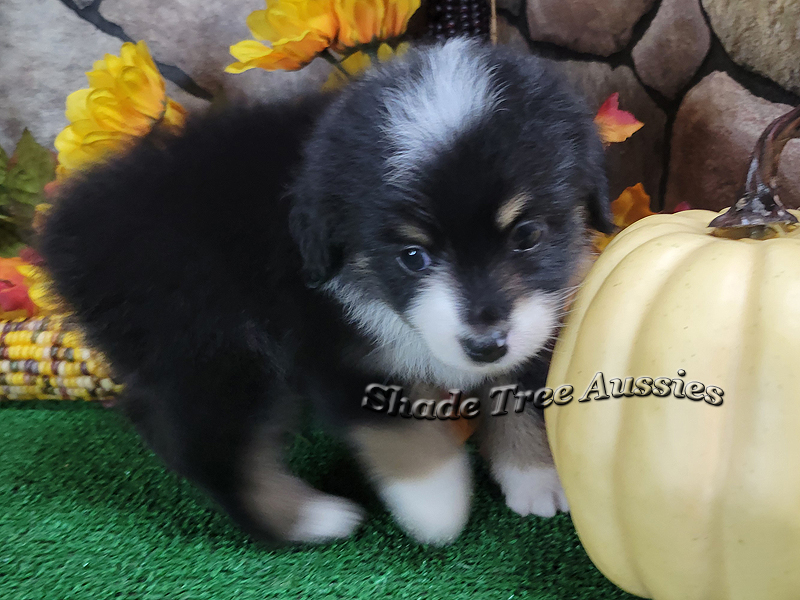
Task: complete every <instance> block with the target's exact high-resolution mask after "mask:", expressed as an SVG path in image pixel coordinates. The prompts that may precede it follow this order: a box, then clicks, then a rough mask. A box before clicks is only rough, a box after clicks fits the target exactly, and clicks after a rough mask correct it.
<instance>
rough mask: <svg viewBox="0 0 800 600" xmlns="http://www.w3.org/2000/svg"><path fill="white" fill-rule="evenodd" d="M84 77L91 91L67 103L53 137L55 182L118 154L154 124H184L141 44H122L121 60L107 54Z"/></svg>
mask: <svg viewBox="0 0 800 600" xmlns="http://www.w3.org/2000/svg"><path fill="white" fill-rule="evenodd" d="M86 77H87V79H88V80H89V88H87V89H83V90H78V91H77V92H73V93H72V94H70V96H69V97H68V98H67V110H66V116H67V119H69V121H70V125H68V126H67V127H66V128H65V129H64V130H63V131H62V132H61V133H59V135H58V136H57V137H56V149H57V150H58V160H59V166H58V169H57V174H58V176H59V178H63V177H64V176H65V175H67V174H68V173H69V172H70V171H71V170H73V169H78V168H83V167H85V166H86V165H89V164H91V163H93V162H97V161H99V160H103V159H104V158H105V157H107V156H108V155H110V154H112V153H114V152H118V151H120V150H122V149H123V148H125V147H126V146H128V145H129V144H130V143H131V142H132V141H133V140H134V139H135V138H136V137H138V136H142V135H144V134H146V133H147V132H148V131H150V129H152V127H153V126H155V125H156V123H160V122H162V121H163V122H164V123H165V125H166V126H168V127H172V128H176V127H180V126H182V125H183V122H184V121H185V117H186V111H185V110H183V107H181V106H180V105H179V104H178V103H177V102H175V101H174V100H172V99H171V98H169V97H168V96H167V95H166V87H165V83H164V79H163V78H162V77H161V74H160V73H159V72H158V69H157V68H156V65H155V63H154V62H153V58H152V57H151V56H150V53H149V52H148V50H147V45H146V44H145V43H144V42H138V43H136V44H133V43H130V42H126V43H124V44H122V47H121V48H120V53H119V56H114V55H113V54H106V55H105V56H104V57H103V59H102V60H98V61H95V63H94V66H93V69H92V70H91V71H89V72H87V73H86Z"/></svg>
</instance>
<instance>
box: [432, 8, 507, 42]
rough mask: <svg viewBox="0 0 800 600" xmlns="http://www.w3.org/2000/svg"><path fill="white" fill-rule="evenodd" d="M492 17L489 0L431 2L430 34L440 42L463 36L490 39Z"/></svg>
mask: <svg viewBox="0 0 800 600" xmlns="http://www.w3.org/2000/svg"><path fill="white" fill-rule="evenodd" d="M491 17H492V11H491V6H490V4H489V0H431V2H429V3H428V32H429V33H430V35H431V36H433V37H434V39H436V40H440V41H441V40H446V39H448V38H452V37H457V36H461V35H470V36H477V37H482V38H488V37H489V34H490V29H491Z"/></svg>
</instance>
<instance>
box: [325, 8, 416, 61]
mask: <svg viewBox="0 0 800 600" xmlns="http://www.w3.org/2000/svg"><path fill="white" fill-rule="evenodd" d="M419 7H420V0H334V10H335V11H336V16H337V17H338V19H339V27H340V29H339V36H338V38H337V40H336V43H335V44H334V47H335V48H336V49H337V50H339V51H344V50H345V49H346V48H352V47H355V46H359V45H362V44H369V43H371V42H373V41H374V40H376V39H379V40H388V39H392V38H396V37H398V36H400V35H402V34H403V33H405V30H406V28H407V27H408V21H409V19H410V18H411V16H412V15H413V14H414V13H415V12H416V11H417V9H419Z"/></svg>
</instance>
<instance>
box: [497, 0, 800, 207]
mask: <svg viewBox="0 0 800 600" xmlns="http://www.w3.org/2000/svg"><path fill="white" fill-rule="evenodd" d="M497 3H498V34H499V40H500V41H501V42H502V43H506V44H511V45H512V46H514V47H515V48H518V49H519V50H520V51H521V52H530V53H533V54H536V55H540V56H543V57H545V58H547V59H549V60H551V61H552V62H553V63H554V64H555V65H557V67H558V68H560V69H562V70H563V71H564V73H565V74H566V76H567V77H568V78H569V79H570V80H571V81H572V82H573V83H574V85H575V86H577V88H579V90H581V91H582V92H583V93H584V94H585V95H586V97H587V99H588V100H589V102H590V103H591V104H592V107H593V108H594V107H597V106H599V104H600V103H601V102H602V101H603V100H604V99H605V98H606V97H607V96H608V94H609V93H611V92H614V91H618V92H619V93H620V105H621V107H622V108H624V109H626V110H629V111H631V112H633V113H634V114H635V115H636V116H637V117H638V118H639V120H640V121H643V122H644V124H645V125H644V127H643V128H642V129H641V130H640V131H639V132H637V133H636V134H634V135H633V137H632V138H630V139H629V140H628V141H627V142H625V143H623V144H615V145H612V146H611V147H610V148H609V150H608V155H609V175H610V178H611V187H612V190H611V192H612V194H614V195H616V194H618V193H619V192H620V191H622V190H623V189H624V188H625V187H627V186H630V185H634V184H635V183H637V182H639V181H641V182H642V183H643V184H644V186H645V189H646V191H647V192H648V193H649V194H650V195H651V197H652V199H653V209H654V210H659V209H667V210H672V209H673V208H674V207H675V206H676V205H677V204H679V203H680V202H682V201H687V202H689V203H690V204H691V205H692V206H694V207H697V208H712V209H720V208H723V207H725V206H729V205H730V204H731V203H732V201H733V200H734V199H735V197H736V196H737V194H738V192H739V189H740V187H741V185H742V184H743V183H744V177H745V172H746V168H747V164H748V159H749V156H750V152H751V151H752V149H753V146H754V144H755V142H756V140H757V139H758V136H759V135H760V134H761V131H762V130H763V129H764V127H766V126H767V125H768V124H769V122H770V121H771V120H772V119H774V118H775V117H777V116H779V115H780V114H782V113H783V112H786V111H787V110H788V109H789V108H790V106H796V105H797V104H800V95H799V94H800V0H497ZM780 172H781V186H780V187H781V198H782V199H783V200H784V201H785V202H787V204H789V205H790V206H793V207H800V140H794V141H792V142H790V143H789V144H788V145H787V146H786V149H785V151H784V153H783V155H782V159H781V171H780Z"/></svg>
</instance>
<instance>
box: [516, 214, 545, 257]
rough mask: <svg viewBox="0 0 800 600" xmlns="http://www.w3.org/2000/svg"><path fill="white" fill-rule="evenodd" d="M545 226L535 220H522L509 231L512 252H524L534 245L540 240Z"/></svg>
mask: <svg viewBox="0 0 800 600" xmlns="http://www.w3.org/2000/svg"><path fill="white" fill-rule="evenodd" d="M544 230H545V226H544V224H542V223H537V222H535V221H523V222H522V223H520V224H519V225H517V226H516V227H514V229H513V231H512V232H511V249H512V250H513V251H514V252H525V251H526V250H530V249H532V248H534V247H536V246H537V245H538V244H539V242H540V241H541V240H542V236H543V235H544Z"/></svg>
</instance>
